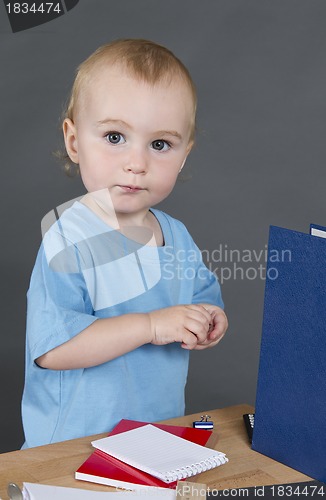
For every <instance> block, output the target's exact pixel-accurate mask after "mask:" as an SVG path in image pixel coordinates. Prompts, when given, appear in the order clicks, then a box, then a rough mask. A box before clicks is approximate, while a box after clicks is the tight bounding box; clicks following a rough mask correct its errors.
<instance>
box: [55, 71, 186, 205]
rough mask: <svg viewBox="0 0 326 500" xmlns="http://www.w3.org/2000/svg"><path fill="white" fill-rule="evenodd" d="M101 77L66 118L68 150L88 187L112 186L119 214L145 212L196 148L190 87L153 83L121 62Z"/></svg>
mask: <svg viewBox="0 0 326 500" xmlns="http://www.w3.org/2000/svg"><path fill="white" fill-rule="evenodd" d="M96 77H97V78H96ZM96 77H95V78H93V79H92V82H91V83H90V84H89V86H88V88H86V89H85V92H84V95H83V96H82V97H81V99H80V102H79V104H78V109H77V113H76V118H75V122H74V123H73V122H72V121H71V120H69V119H67V120H65V123H64V134H65V141H66V147H67V151H68V153H69V156H70V158H71V159H72V160H73V161H74V162H75V163H79V167H80V172H81V177H82V180H83V183H84V185H85V187H86V189H87V191H89V192H94V191H98V190H103V189H109V192H110V195H111V199H112V202H113V206H114V208H115V211H116V212H117V214H118V213H125V214H127V213H128V214H132V213H145V212H147V211H148V209H149V208H150V207H151V206H153V205H155V204H157V203H159V202H160V201H161V200H163V199H164V198H166V197H167V196H168V194H169V193H170V192H171V191H172V189H173V187H174V185H175V182H176V179H177V176H178V173H179V171H180V169H181V168H182V166H183V163H184V161H185V159H186V157H187V155H188V153H189V151H190V149H191V145H192V144H191V143H190V142H189V136H190V132H191V129H190V127H191V123H192V114H193V105H192V99H191V95H190V92H189V90H188V89H187V87H186V85H185V84H184V83H183V82H182V81H181V80H180V81H179V80H176V81H173V82H171V83H170V84H157V85H155V86H152V85H149V84H146V83H144V82H140V81H138V80H136V79H135V78H133V77H132V76H129V75H128V74H127V73H126V72H124V71H123V70H121V69H119V68H118V67H113V68H112V67H111V68H109V69H104V70H102V71H101V72H98V73H97V75H96Z"/></svg>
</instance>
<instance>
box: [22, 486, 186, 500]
mask: <svg viewBox="0 0 326 500" xmlns="http://www.w3.org/2000/svg"><path fill="white" fill-rule="evenodd" d="M145 498H146V500H176V492H175V491H174V490H169V489H167V490H166V491H165V490H164V491H162V490H161V489H158V488H149V489H148V490H147V491H146V494H145V495H144V494H143V493H136V492H131V491H128V492H122V491H119V492H118V493H116V492H111V491H108V492H103V491H91V490H82V489H79V488H78V489H77V488H66V487H63V486H50V485H45V484H37V483H24V489H23V500H45V499H46V500H144V499H145Z"/></svg>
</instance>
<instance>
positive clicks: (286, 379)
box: [252, 225, 326, 482]
mask: <svg viewBox="0 0 326 500" xmlns="http://www.w3.org/2000/svg"><path fill="white" fill-rule="evenodd" d="M316 230H317V233H318V231H320V233H319V235H320V236H322V235H324V236H326V228H325V227H322V226H315V225H312V226H311V231H316ZM320 236H313V235H311V234H304V233H300V232H297V231H291V230H288V229H283V228H279V227H274V226H271V228H270V235H269V244H268V263H267V271H266V274H267V276H266V285H265V301H264V317H263V329H262V341H261V351H260V362H259V372H258V385H257V394H256V408H255V426H254V432H253V440H252V448H253V449H254V450H255V451H258V452H260V453H262V454H264V455H267V456H268V457H271V458H273V459H275V460H277V461H279V462H281V463H283V464H285V465H288V466H289V467H292V468H293V469H296V470H298V471H300V472H302V473H304V474H307V475H308V476H310V477H312V478H314V479H317V480H319V481H322V482H326V239H325V238H324V237H320Z"/></svg>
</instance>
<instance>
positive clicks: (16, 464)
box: [0, 405, 311, 500]
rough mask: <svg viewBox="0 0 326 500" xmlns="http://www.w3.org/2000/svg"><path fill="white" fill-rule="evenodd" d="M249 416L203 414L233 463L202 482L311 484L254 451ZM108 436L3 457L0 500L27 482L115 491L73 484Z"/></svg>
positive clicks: (231, 411)
mask: <svg viewBox="0 0 326 500" xmlns="http://www.w3.org/2000/svg"><path fill="white" fill-rule="evenodd" d="M251 412H253V408H252V407H251V406H249V405H238V406H230V407H228V408H223V409H221V410H210V411H207V412H204V413H207V414H208V415H211V417H212V420H213V421H214V424H215V429H214V431H215V432H217V433H218V442H217V445H216V449H217V450H219V451H222V452H224V453H226V455H227V456H228V458H229V460H230V461H229V462H228V463H227V464H225V465H223V466H221V467H218V468H217V469H214V470H211V471H208V472H205V473H203V474H200V475H199V476H198V482H200V483H204V484H206V485H207V486H209V487H210V488H211V489H215V488H216V489H231V488H246V487H250V486H264V485H270V484H279V483H283V484H284V483H294V482H299V481H309V480H310V479H311V478H309V477H308V476H305V475H304V474H301V473H300V472H297V471H295V470H293V469H290V468H289V467H286V466H284V465H282V464H280V463H278V462H275V461H274V460H272V459H270V458H268V457H265V456H264V455H261V454H260V453H257V452H255V451H252V450H251V448H250V445H249V442H248V438H247V434H246V430H245V427H244V423H243V419H242V415H243V414H244V413H251ZM198 415H199V414H196V415H188V416H186V417H181V418H175V419H172V420H166V421H165V423H169V424H174V425H184V426H190V427H191V426H192V422H193V421H194V420H196V419H197V420H198ZM105 435H106V434H99V435H96V436H92V437H87V438H81V439H74V440H72V441H64V442H61V443H56V444H51V445H47V446H40V447H37V448H30V449H27V450H19V451H13V452H10V453H3V454H2V455H0V499H1V500H5V499H7V498H8V496H7V484H8V483H9V482H15V483H17V484H18V485H19V486H22V483H23V481H26V482H32V483H33V482H34V483H43V484H51V485H57V486H70V487H75V488H83V489H93V490H98V491H109V490H111V489H112V488H109V487H108V486H101V485H98V484H94V483H87V482H85V481H76V480H75V479H74V473H75V470H76V469H77V468H78V467H79V466H80V465H81V464H82V462H83V461H84V460H85V459H86V458H87V457H88V456H89V455H90V454H91V453H92V451H93V448H92V446H91V444H90V442H91V440H92V439H97V438H100V437H104V436H105Z"/></svg>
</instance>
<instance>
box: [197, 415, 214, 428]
mask: <svg viewBox="0 0 326 500" xmlns="http://www.w3.org/2000/svg"><path fill="white" fill-rule="evenodd" d="M209 418H211V417H210V416H209V415H202V416H201V417H200V420H195V422H193V423H192V426H193V427H194V428H195V429H213V428H214V422H212V421H211V420H210V421H209V420H208V419H209Z"/></svg>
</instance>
